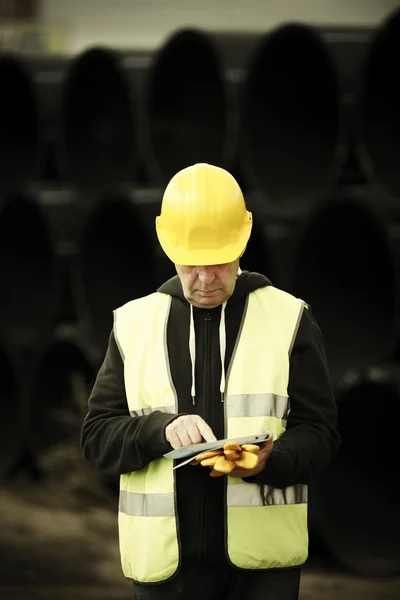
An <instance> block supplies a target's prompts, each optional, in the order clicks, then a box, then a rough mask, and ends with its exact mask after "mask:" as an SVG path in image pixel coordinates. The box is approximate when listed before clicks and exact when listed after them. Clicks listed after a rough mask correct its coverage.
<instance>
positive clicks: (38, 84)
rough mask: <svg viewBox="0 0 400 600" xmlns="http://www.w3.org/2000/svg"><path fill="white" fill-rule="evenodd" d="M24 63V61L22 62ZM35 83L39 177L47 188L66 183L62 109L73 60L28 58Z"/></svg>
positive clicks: (27, 63)
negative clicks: (39, 157) (39, 136)
mask: <svg viewBox="0 0 400 600" xmlns="http://www.w3.org/2000/svg"><path fill="white" fill-rule="evenodd" d="M21 60H22V59H21ZM24 60H25V63H26V65H27V67H28V68H29V70H30V73H31V78H32V80H33V82H34V86H35V92H36V98H37V100H36V101H37V107H38V116H39V123H40V135H41V145H42V151H41V163H40V165H39V166H40V169H39V173H38V178H39V179H40V180H41V181H43V182H45V184H46V185H49V184H54V183H56V182H57V183H59V182H60V181H61V180H62V176H63V174H62V156H61V148H62V147H61V139H60V138H61V117H62V112H61V107H62V99H63V91H64V85H65V77H66V73H67V68H68V66H69V63H70V58H69V57H64V56H59V55H40V56H29V57H25V58H24Z"/></svg>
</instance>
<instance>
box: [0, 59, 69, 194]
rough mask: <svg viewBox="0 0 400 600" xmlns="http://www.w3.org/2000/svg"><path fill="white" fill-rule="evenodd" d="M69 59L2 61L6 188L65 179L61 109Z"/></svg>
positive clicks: (0, 162) (1, 171) (0, 165)
mask: <svg viewBox="0 0 400 600" xmlns="http://www.w3.org/2000/svg"><path fill="white" fill-rule="evenodd" d="M67 64H68V59H67V58H64V57H60V56H47V55H46V56H28V55H12V54H5V55H3V56H1V57H0V88H1V90H2V94H1V96H0V127H1V132H2V134H1V138H0V188H1V189H2V190H3V191H4V190H10V191H13V192H15V191H16V190H17V191H23V190H25V189H26V188H27V186H28V185H30V184H31V183H35V182H37V181H38V180H41V179H42V180H43V179H46V180H49V179H53V180H54V179H59V178H60V174H59V155H58V153H59V135H60V129H59V127H60V104H61V90H62V85H63V77H64V73H65V67H66V65H67Z"/></svg>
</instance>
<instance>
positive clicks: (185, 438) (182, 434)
mask: <svg viewBox="0 0 400 600" xmlns="http://www.w3.org/2000/svg"><path fill="white" fill-rule="evenodd" d="M177 434H178V437H179V439H180V442H181V445H182V447H184V446H191V445H192V440H191V439H190V437H189V435H188V432H187V431H186V429H184V428H183V427H182V429H178V432H177Z"/></svg>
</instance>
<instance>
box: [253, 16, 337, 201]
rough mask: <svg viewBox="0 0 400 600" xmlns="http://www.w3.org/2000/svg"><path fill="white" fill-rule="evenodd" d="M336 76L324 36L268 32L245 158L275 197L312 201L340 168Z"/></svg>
mask: <svg viewBox="0 0 400 600" xmlns="http://www.w3.org/2000/svg"><path fill="white" fill-rule="evenodd" d="M338 121H339V103H338V78H337V74H336V71H335V66H334V63H333V61H332V60H331V57H330V55H329V53H328V50H327V48H326V47H325V45H324V43H323V41H322V40H321V39H320V38H319V36H318V35H317V34H316V33H314V32H313V31H312V30H311V29H308V28H306V27H305V26H300V25H288V26H284V27H281V28H279V29H278V30H277V31H276V32H275V33H273V34H272V35H268V36H266V37H265V39H264V41H263V42H262V43H261V44H260V46H259V48H258V51H257V52H256V54H255V56H254V58H253V60H252V61H251V64H250V67H249V74H248V80H247V83H246V87H245V100H244V136H245V147H246V152H247V156H246V159H247V163H248V166H249V171H250V173H251V174H252V177H253V180H254V183H255V184H256V185H257V186H259V187H260V188H261V189H262V190H263V191H264V192H265V193H266V194H267V195H268V196H269V198H270V199H271V200H272V201H278V202H285V201H296V200H303V199H305V200H308V199H310V197H313V196H320V195H321V194H323V193H324V192H325V191H326V188H327V187H328V186H329V185H330V183H331V180H332V178H333V176H334V174H335V173H336V167H337V164H336V163H337V157H338V155H337V152H338V129H339V125H338Z"/></svg>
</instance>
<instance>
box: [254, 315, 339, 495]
mask: <svg viewBox="0 0 400 600" xmlns="http://www.w3.org/2000/svg"><path fill="white" fill-rule="evenodd" d="M288 394H289V398H290V407H291V410H290V413H289V417H288V421H287V429H286V431H285V433H283V434H282V436H281V437H280V438H279V439H278V440H276V442H275V443H274V446H273V450H272V453H271V456H270V458H269V459H268V461H267V463H266V466H265V469H264V470H263V471H262V472H261V473H259V474H258V475H257V476H256V477H254V478H251V480H252V482H254V483H259V484H267V485H271V486H273V487H277V488H284V487H287V486H290V485H295V484H297V483H304V484H311V483H312V482H313V481H314V480H315V478H316V477H317V476H318V475H319V474H320V473H321V472H322V471H323V470H324V469H325V468H326V467H327V466H328V464H329V463H330V461H331V460H332V458H333V456H334V455H335V454H336V452H337V450H338V448H339V444H340V437H339V434H338V431H337V428H336V425H337V408H336V401H335V398H334V395H333V391H332V387H331V382H330V377H329V372H328V367H327V359H326V354H325V347H324V342H323V339H322V335H321V331H320V328H319V327H318V325H317V323H316V321H315V320H314V317H313V315H312V313H311V309H306V310H304V313H303V316H302V319H301V322H300V326H299V329H298V332H297V336H296V340H295V343H294V346H293V349H292V354H291V359H290V374H289V389H288Z"/></svg>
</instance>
